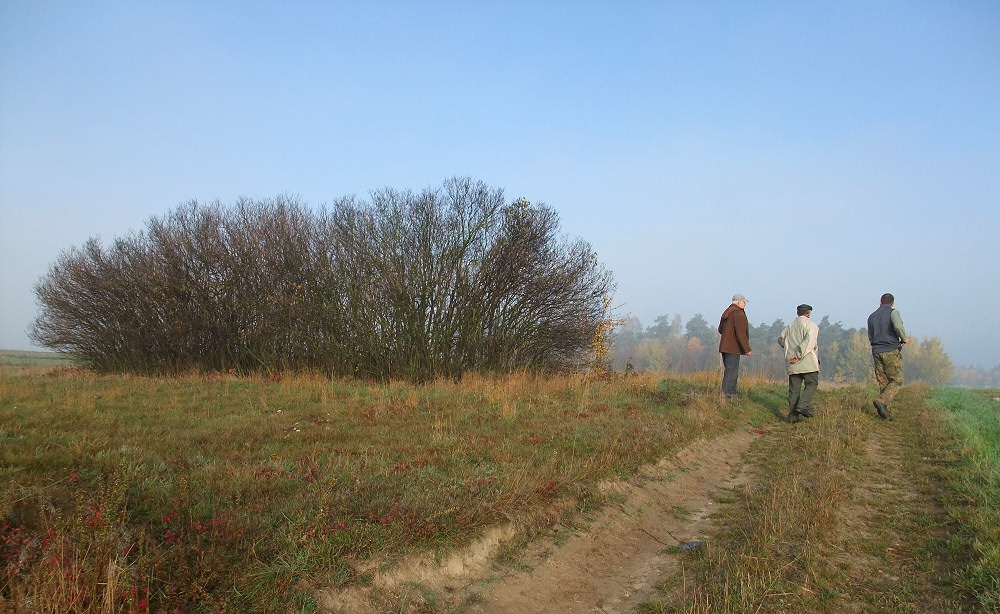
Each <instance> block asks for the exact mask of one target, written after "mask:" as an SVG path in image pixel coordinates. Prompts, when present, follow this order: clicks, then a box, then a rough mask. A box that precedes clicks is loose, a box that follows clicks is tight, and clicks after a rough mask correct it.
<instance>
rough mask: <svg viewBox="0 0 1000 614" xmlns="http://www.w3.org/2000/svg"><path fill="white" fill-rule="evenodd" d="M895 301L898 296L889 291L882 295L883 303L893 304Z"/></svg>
mask: <svg viewBox="0 0 1000 614" xmlns="http://www.w3.org/2000/svg"><path fill="white" fill-rule="evenodd" d="M895 302H896V297H895V296H893V295H891V294H889V293H888V292H886V293H885V294H883V295H882V304H883V305H893V304H895Z"/></svg>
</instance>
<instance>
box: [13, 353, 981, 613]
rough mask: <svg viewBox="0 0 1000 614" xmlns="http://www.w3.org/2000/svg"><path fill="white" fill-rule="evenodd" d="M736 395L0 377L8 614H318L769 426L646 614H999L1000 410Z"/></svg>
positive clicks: (841, 392)
mask: <svg viewBox="0 0 1000 614" xmlns="http://www.w3.org/2000/svg"><path fill="white" fill-rule="evenodd" d="M741 384H744V385H745V390H746V395H745V396H744V399H743V400H741V401H740V402H738V403H728V404H727V403H725V402H724V401H723V400H722V399H721V398H720V395H719V394H718V392H717V390H718V385H719V382H718V377H717V376H716V375H705V376H701V377H695V378H689V379H685V380H676V379H665V380H661V379H659V378H655V377H652V376H648V377H647V376H641V375H640V376H634V377H629V378H614V379H604V380H602V379H593V378H586V377H583V376H566V377H554V378H537V377H532V376H529V375H515V376H511V377H508V378H504V379H501V380H498V379H492V378H476V377H470V378H466V379H465V380H463V381H462V382H461V383H453V382H439V383H435V384H431V385H424V386H414V385H409V384H401V383H393V384H388V385H377V384H372V383H366V382H357V381H339V380H334V381H330V380H327V379H325V378H318V377H316V378H313V377H305V376H302V377H292V378H277V377H276V378H273V379H272V378H260V379H245V378H236V377H233V376H230V375H226V374H208V375H191V376H187V377H180V378H172V379H147V378H136V377H125V376H96V375H93V374H90V373H86V372H83V371H80V370H77V369H74V368H71V367H65V366H64V367H60V368H58V369H54V370H53V369H51V367H48V368H46V369H41V368H39V367H32V368H29V367H28V366H25V365H24V364H20V365H13V364H10V363H5V364H0V443H2V446H0V505H2V508H0V509H2V510H3V520H2V523H3V524H2V527H0V529H2V543H0V564H2V565H3V566H4V567H3V575H2V577H0V611H2V612H14V613H18V614H19V613H21V612H173V611H178V612H313V611H316V610H317V609H318V606H317V603H316V600H315V591H316V590H317V589H319V588H324V587H330V586H334V587H338V586H339V587H348V586H357V585H366V584H369V583H370V582H371V570H372V569H376V568H387V567H392V566H393V565H395V564H396V563H397V562H398V561H400V560H401V559H402V558H403V557H406V556H407V555H410V554H413V553H416V552H434V553H438V554H439V555H440V556H443V555H445V554H446V553H448V552H450V551H453V550H454V549H456V548H459V547H462V546H464V545H466V544H468V543H470V542H471V541H473V540H475V539H476V538H477V537H479V536H481V535H483V534H484V533H485V532H486V531H487V530H488V529H490V528H491V527H496V526H497V525H500V524H504V523H510V522H512V521H517V522H516V524H517V526H518V527H519V530H520V531H521V532H522V535H521V536H520V538H519V540H515V542H514V543H515V544H516V543H525V542H526V541H527V540H528V539H530V538H531V537H532V535H533V534H534V533H535V532H536V531H542V530H545V529H546V527H551V526H553V525H554V524H558V525H561V526H573V525H574V523H575V522H576V520H575V519H576V518H578V517H579V516H581V515H586V514H588V513H589V512H590V511H592V510H594V509H597V508H598V507H600V506H601V505H602V504H603V503H605V500H604V498H603V495H602V494H601V491H600V489H599V487H598V485H599V484H600V483H601V482H602V481H605V480H609V479H620V478H628V477H629V476H631V475H634V474H635V472H637V470H638V469H639V468H640V467H641V466H643V465H645V464H648V463H652V462H655V461H656V460H657V459H659V458H662V457H664V456H665V455H668V454H669V453H670V452H671V451H675V450H677V449H679V448H680V447H682V446H684V445H685V444H686V443H688V442H690V441H692V440H693V439H695V438H712V437H714V436H717V435H719V434H721V433H724V432H728V431H730V430H733V429H736V428H745V427H746V426H747V425H769V427H768V429H769V432H770V434H769V435H768V436H766V437H764V438H762V439H761V441H760V442H759V445H758V446H757V447H756V448H755V449H754V451H753V453H752V457H751V458H750V459H749V464H748V468H749V469H748V470H750V471H751V472H752V473H753V479H752V480H751V481H749V482H748V485H747V486H746V487H745V488H743V489H740V490H736V491H733V492H729V493H726V494H725V495H724V496H721V497H720V502H722V503H724V504H725V505H723V506H721V507H722V509H723V511H722V512H721V513H720V516H719V518H718V521H717V522H718V524H719V527H720V530H719V534H718V535H717V536H715V537H713V538H712V539H711V540H709V541H708V542H707V544H706V547H704V548H700V549H697V550H693V551H691V552H685V553H683V554H680V555H678V556H682V557H684V564H685V573H684V574H683V575H682V576H681V577H678V578H664V580H663V584H662V586H661V598H659V599H657V600H654V601H651V602H649V603H647V604H645V605H644V606H643V607H642V609H643V610H645V611H650V612H656V611H663V612H666V611H684V612H687V611H691V612H708V611H713V612H747V611H750V612H753V611H760V612H786V611H787V612H790V611H802V612H811V611H816V612H820V611H830V612H841V611H859V612H868V611H879V612H882V611H886V612H895V611H898V612H936V611H941V612H947V611H973V610H974V609H975V608H977V607H978V608H981V611H996V610H995V609H994V610H990V609H989V608H991V607H993V608H996V604H997V598H998V597H997V595H998V590H997V572H996V569H997V568H996V561H997V547H998V544H1000V538H998V536H997V533H996V528H995V527H997V526H1000V518H998V516H997V509H998V506H997V504H996V503H997V502H996V496H997V492H998V489H997V488H996V480H997V475H998V474H997V466H998V465H997V457H996V455H997V450H998V449H1000V444H998V439H1000V436H998V435H997V434H996V431H995V430H994V431H992V434H990V433H991V431H989V429H990V428H993V429H995V428H996V422H995V420H996V405H995V404H994V403H996V402H995V401H993V396H995V392H994V393H992V394H993V396H990V394H991V393H988V392H984V391H963V390H952V389H948V390H942V391H931V390H929V389H926V388H919V387H908V388H906V389H905V390H904V392H903V393H902V395H901V397H900V401H899V410H898V413H897V417H898V419H897V420H896V421H895V422H893V423H881V422H877V421H875V420H874V418H873V416H872V415H871V406H870V396H871V395H870V391H869V390H867V389H866V388H864V387H843V388H837V389H831V390H828V391H826V390H824V391H823V392H822V394H821V397H820V406H821V408H823V411H821V412H820V415H818V416H817V417H816V418H814V419H813V420H812V421H810V422H808V423H805V424H797V425H786V424H783V423H780V422H778V421H777V415H778V413H779V411H781V410H782V406H783V395H784V392H783V387H782V386H781V385H779V384H773V383H766V382H750V381H747V382H741ZM967 412H971V414H968V413H967ZM970 416H974V418H973V417H970ZM973 419H975V420H979V422H978V423H973V422H972V420H973ZM991 420H992V421H993V422H990V421H991ZM977 425H978V426H977ZM991 425H992V426H991ZM959 427H967V428H966V429H965V430H963V429H961V428H959ZM973 435H977V436H979V437H980V438H979V439H975V438H974V437H973ZM990 480H992V482H991V481H990ZM505 556H506V558H507V559H508V560H509V561H513V560H515V559H516V556H517V553H516V551H514V552H508V553H506V555H505ZM376 597H378V596H376ZM394 599H396V601H395V602H393V600H394ZM381 602H382V603H383V604H387V605H386V607H385V610H386V611H398V612H405V611H413V612H417V611H421V612H435V611H442V612H443V611H445V608H444V606H440V607H435V606H434V605H433V600H423V601H421V600H419V599H414V600H408V598H403V599H397V598H396V597H395V596H393V595H382V596H381ZM449 608H451V609H449V610H448V611H452V610H454V611H461V610H462V606H461V604H458V605H454V606H449Z"/></svg>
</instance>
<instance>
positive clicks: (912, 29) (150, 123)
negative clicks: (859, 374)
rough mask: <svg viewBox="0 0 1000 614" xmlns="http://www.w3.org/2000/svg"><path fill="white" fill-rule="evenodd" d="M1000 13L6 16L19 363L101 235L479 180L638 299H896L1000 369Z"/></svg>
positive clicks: (606, 7)
mask: <svg viewBox="0 0 1000 614" xmlns="http://www.w3.org/2000/svg"><path fill="white" fill-rule="evenodd" d="M998 31H1000V5H998V4H996V3H993V2H974V1H973V2H964V3H956V4H943V3H934V2H906V3H900V2H881V3H861V2H857V3H854V2H847V3H836V4H831V5H821V4H806V5H804V4H801V3H770V4H767V5H765V6H761V5H754V4H750V3H748V4H745V5H735V6H734V4H733V3H721V2H720V3H698V4H693V3H665V4H663V5H659V4H654V3H632V4H626V5H624V8H622V7H621V6H615V5H613V4H612V3H590V2H573V3H568V2H511V3H499V4H497V3H460V2H422V3H403V2H365V3H361V2H354V3H351V2H344V3H295V4H292V5H285V4H279V3H267V2H264V3H253V4H252V5H247V4H245V3H239V2H223V1H218V2H211V3H201V2H161V3H153V4H142V3H115V2H91V3H86V4H79V3H70V2H26V1H25V2H19V1H11V2H4V3H2V4H0V347H2V348H8V349H30V348H31V345H30V342H29V341H28V337H27V335H26V334H25V331H26V329H27V328H28V327H29V326H30V324H31V321H32V319H33V318H34V315H35V309H36V305H35V297H34V294H33V292H32V285H33V284H34V283H35V282H36V281H37V280H38V279H39V277H40V276H42V275H43V274H45V273H46V271H47V270H48V268H49V266H50V265H51V264H52V263H53V262H54V261H55V259H56V257H57V256H58V254H59V253H60V252H61V251H63V250H65V249H68V248H70V247H72V246H80V245H82V244H83V243H84V242H85V241H86V240H87V238H89V237H91V236H100V237H102V238H103V239H104V241H105V242H109V241H111V240H113V239H114V238H115V237H119V236H122V235H124V234H126V233H128V232H129V231H138V230H141V229H142V228H143V227H144V225H145V222H146V221H147V220H148V219H149V218H150V217H151V216H160V215H163V214H164V213H166V212H168V211H170V210H172V209H174V208H175V207H176V206H177V205H179V204H180V203H182V202H186V201H188V200H190V199H197V200H199V201H201V202H209V201H213V200H215V199H219V200H221V201H222V202H223V203H231V202H234V201H235V200H236V199H237V198H238V197H239V196H241V195H245V196H248V197H251V198H267V197H272V196H275V195H277V194H280V193H284V192H288V193H292V194H297V195H300V196H301V197H302V198H303V199H304V200H306V201H308V202H309V203H311V204H312V205H316V206H318V205H320V204H322V203H324V202H329V201H332V200H334V199H336V198H338V197H340V196H344V195H349V194H358V195H361V196H364V195H366V194H367V193H368V192H369V191H370V190H372V189H377V188H381V187H385V186H391V187H395V188H401V189H406V188H409V189H413V190H415V191H419V190H421V189H423V188H427V187H431V186H438V185H440V184H441V182H442V181H443V180H444V179H446V178H448V177H452V176H456V175H460V176H471V177H473V178H475V179H481V180H483V181H485V182H486V183H488V184H490V185H494V186H499V187H503V188H504V189H505V190H506V191H507V196H508V197H509V198H510V199H511V200H513V199H514V198H516V197H518V196H524V197H526V198H528V199H529V200H531V201H535V202H545V203H547V204H548V205H550V206H552V207H554V208H555V209H556V210H557V211H559V213H560V215H561V219H562V226H563V230H564V231H565V232H566V233H568V234H569V235H572V236H580V237H583V238H584V239H586V240H588V241H590V242H591V243H592V244H593V247H594V248H595V250H596V251H597V252H598V254H599V257H600V259H601V260H602V261H603V262H604V263H605V264H606V265H607V266H608V268H610V269H611V270H612V271H614V273H615V276H616V279H617V281H618V292H617V294H616V298H617V302H618V303H619V304H620V305H621V309H620V311H621V312H622V313H631V314H632V315H634V316H636V317H638V318H639V319H640V320H641V321H642V322H643V324H645V325H649V324H651V323H652V322H653V320H654V318H655V317H656V316H658V315H662V314H676V313H679V314H682V315H683V316H684V319H685V320H686V319H688V318H690V317H691V316H693V315H694V314H696V313H702V314H704V316H705V318H706V319H707V320H708V321H710V322H717V320H718V316H719V313H721V311H722V310H723V308H724V307H725V306H726V305H727V304H728V303H729V300H730V298H731V297H732V295H733V294H734V293H736V292H740V293H743V294H746V295H747V296H748V297H749V299H750V301H751V302H750V305H749V306H748V308H747V313H748V315H749V317H750V320H751V323H752V324H758V323H761V322H772V321H773V320H775V319H776V318H783V319H784V320H785V321H789V320H791V319H793V318H794V316H795V305H797V304H798V303H802V302H807V303H810V304H811V305H813V306H814V307H815V316H816V317H817V319H818V318H820V317H822V316H823V315H829V316H830V318H831V319H832V320H833V321H838V320H839V321H842V322H843V323H844V325H845V326H846V327H860V326H864V324H865V318H866V317H867V315H868V314H869V313H870V312H871V311H872V310H873V309H874V308H875V307H876V304H877V301H878V297H879V295H881V294H882V292H885V291H890V292H893V293H894V294H895V295H896V297H897V307H899V308H900V310H901V312H902V314H903V317H904V320H905V323H906V326H907V329H908V331H909V332H910V333H911V334H912V335H914V336H916V337H918V338H919V337H924V336H938V337H940V338H941V340H942V341H943V343H944V346H945V348H946V350H947V351H948V353H949V355H950V357H951V359H952V360H953V362H954V363H955V364H959V365H964V364H973V365H979V366H982V367H985V368H990V367H993V366H995V365H998V364H1000V310H998V309H997V308H996V305H997V304H998V303H1000V266H998V264H997V263H998V262H1000V241H998V240H997V231H998V229H1000V172H998V169H1000V102H998V101H1000V38H998V37H997V36H996V32H998Z"/></svg>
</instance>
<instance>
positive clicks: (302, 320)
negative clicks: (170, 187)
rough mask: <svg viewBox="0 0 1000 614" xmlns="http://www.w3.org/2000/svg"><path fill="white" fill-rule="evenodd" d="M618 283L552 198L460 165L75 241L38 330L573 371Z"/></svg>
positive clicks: (419, 368) (273, 357)
mask: <svg viewBox="0 0 1000 614" xmlns="http://www.w3.org/2000/svg"><path fill="white" fill-rule="evenodd" d="M613 290H614V284H613V279H612V277H611V274H610V273H609V272H608V271H607V270H606V269H605V268H604V267H603V265H602V264H601V263H599V262H598V260H597V256H596V254H595V253H594V251H593V249H591V246H590V245H589V244H588V243H586V242H585V241H583V240H579V239H577V240H569V239H566V238H564V237H562V236H561V234H560V229H559V219H558V216H557V214H556V212H555V211H554V210H553V209H551V208H549V207H547V206H545V205H540V204H531V203H529V202H528V201H526V200H524V199H517V200H514V201H513V202H508V201H507V200H505V197H504V193H503V190H502V189H499V188H494V187H490V186H487V185H485V184H483V183H482V182H478V181H473V180H471V179H468V178H453V179H450V180H448V181H446V182H444V184H443V185H442V186H440V187H439V188H436V189H427V190H424V191H422V192H420V193H413V192H410V191H398V190H394V189H382V190H379V191H375V192H373V193H372V194H371V195H370V200H361V199H358V198H356V197H345V198H341V199H339V200H337V201H335V202H334V203H333V204H332V205H331V206H329V207H323V208H321V209H320V210H312V209H310V208H308V207H306V206H305V205H304V204H303V203H302V202H300V201H299V200H298V199H297V198H294V197H289V196H281V197H278V198H274V199H269V200H249V199H241V200H239V201H238V202H236V204H235V205H233V206H230V207H225V206H223V205H221V204H220V203H218V202H215V203H213V204H210V205H201V204H199V203H197V202H195V201H191V202H189V203H187V204H185V205H182V206H180V207H178V208H177V209H176V210H175V211H173V212H171V213H169V214H167V215H165V216H164V217H162V218H153V219H151V220H149V222H148V224H147V227H146V229H145V231H142V232H138V233H132V234H130V235H128V236H126V237H123V238H118V239H116V240H114V241H113V243H111V244H110V245H108V246H106V247H105V246H102V244H101V242H100V241H99V240H98V239H93V238H92V239H90V240H88V241H87V242H86V243H85V244H84V245H83V246H82V247H80V248H71V249H69V250H67V251H65V252H63V253H62V254H61V255H60V256H59V258H58V260H57V261H56V262H55V264H54V265H53V266H52V267H51V269H50V270H49V271H48V273H47V274H46V275H45V276H43V277H42V278H41V280H40V281H39V282H38V283H37V285H36V287H35V292H36V295H37V298H38V302H39V305H40V310H39V315H38V316H37V319H36V320H35V322H34V324H33V326H32V329H31V331H30V335H31V337H32V339H33V340H34V341H35V342H37V343H39V344H41V345H43V346H45V347H48V348H51V349H55V350H58V351H61V352H64V353H67V354H69V355H70V356H72V357H74V358H76V359H77V360H79V361H81V362H83V363H84V364H86V365H89V366H90V367H92V368H95V369H98V370H102V371H128V372H138V373H164V372H179V371H184V370H191V369H198V370H203V371H214V370H218V371H228V370H236V371H238V372H260V371H279V370H288V369H294V370H318V371H323V372H326V373H328V374H330V375H337V376H354V377H363V378H373V379H388V378H400V379H410V380H428V379H433V378H438V377H459V376H461V374H462V373H463V372H465V371H467V370H476V371H484V372H491V371H495V372H505V371H511V370H515V369H538V370H565V369H573V368H576V367H578V366H580V365H581V364H583V363H584V362H586V361H587V360H588V359H589V358H590V357H591V356H592V352H593V347H592V346H593V343H594V340H595V338H599V337H600V335H601V331H606V330H607V329H608V322H609V321H610V313H609V307H608V306H609V305H610V300H609V297H610V295H611V293H612V292H613Z"/></svg>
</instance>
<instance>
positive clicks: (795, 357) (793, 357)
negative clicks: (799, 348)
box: [788, 356, 799, 365]
mask: <svg viewBox="0 0 1000 614" xmlns="http://www.w3.org/2000/svg"><path fill="white" fill-rule="evenodd" d="M798 361H799V359H798V357H797V356H792V357H791V358H789V359H788V362H790V363H792V364H793V365H794V364H795V363H797V362H798Z"/></svg>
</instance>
